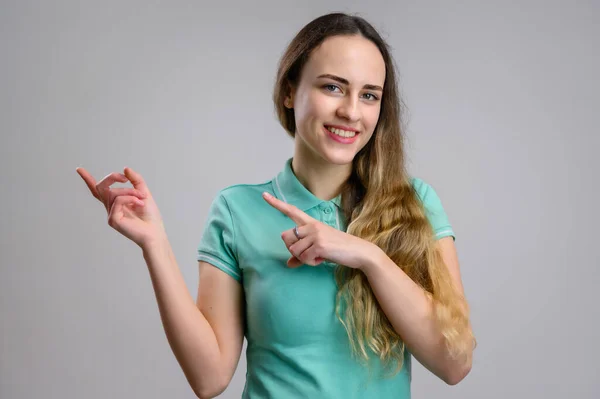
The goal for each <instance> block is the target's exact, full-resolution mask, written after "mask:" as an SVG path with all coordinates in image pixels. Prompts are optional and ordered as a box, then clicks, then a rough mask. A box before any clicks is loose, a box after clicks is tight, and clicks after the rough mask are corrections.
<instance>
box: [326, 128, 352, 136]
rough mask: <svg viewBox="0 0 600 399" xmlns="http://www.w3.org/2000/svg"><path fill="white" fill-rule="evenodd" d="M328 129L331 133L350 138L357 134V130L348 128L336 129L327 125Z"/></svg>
mask: <svg viewBox="0 0 600 399" xmlns="http://www.w3.org/2000/svg"><path fill="white" fill-rule="evenodd" d="M327 130H329V131H330V132H331V133H333V134H337V135H338V136H341V137H347V138H350V137H354V136H356V132H349V131H347V130H341V129H336V128H334V127H327Z"/></svg>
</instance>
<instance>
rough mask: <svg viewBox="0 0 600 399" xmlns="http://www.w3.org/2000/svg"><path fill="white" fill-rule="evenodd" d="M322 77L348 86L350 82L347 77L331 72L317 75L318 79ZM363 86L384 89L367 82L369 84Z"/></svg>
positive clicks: (370, 88) (378, 89)
mask: <svg viewBox="0 0 600 399" xmlns="http://www.w3.org/2000/svg"><path fill="white" fill-rule="evenodd" d="M320 78H328V79H332V80H335V81H336V82H340V83H341V84H344V85H346V86H347V85H349V84H350V82H348V80H347V79H344V78H340V77H339V76H335V75H332V74H330V73H325V74H323V75H319V76H317V79H320ZM363 88H364V89H367V90H377V91H381V92H382V91H383V88H382V87H381V86H377V85H369V84H367V85H364V86H363Z"/></svg>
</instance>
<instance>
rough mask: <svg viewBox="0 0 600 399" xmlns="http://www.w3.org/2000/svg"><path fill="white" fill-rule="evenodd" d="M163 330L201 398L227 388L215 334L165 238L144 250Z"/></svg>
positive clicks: (190, 382)
mask: <svg viewBox="0 0 600 399" xmlns="http://www.w3.org/2000/svg"><path fill="white" fill-rule="evenodd" d="M143 254H144V259H145V260H146V264H147V265H148V270H149V272H150V277H151V280H152V285H153V287H154V293H155V295H156V300H157V303H158V309H159V312H160V316H161V320H162V323H163V327H164V330H165V333H166V336H167V340H168V341H169V345H170V346H171V349H172V351H173V354H174V355H175V357H176V358H177V361H178V362H179V364H180V366H181V368H182V369H183V371H184V374H185V376H186V378H187V380H188V382H189V384H190V386H191V387H192V389H193V390H194V392H195V393H196V395H197V396H198V397H201V398H203V397H212V396H214V395H216V394H218V393H219V392H220V391H222V389H223V386H222V385H223V381H222V380H223V378H222V373H221V367H220V352H219V346H218V343H217V338H216V336H215V333H214V331H213V329H212V327H211V326H210V324H209V323H208V321H207V320H206V318H205V317H204V315H203V314H202V313H201V312H200V310H199V309H198V307H197V306H196V303H195V301H194V299H193V298H192V296H191V295H190V293H189V291H188V289H187V286H186V284H185V281H184V279H183V276H182V275H181V272H180V270H179V267H178V266H177V261H176V259H175V256H174V254H173V251H172V248H171V245H170V244H169V241H168V239H167V238H166V237H165V238H164V239H162V240H160V241H159V242H157V243H154V244H153V245H148V246H147V248H146V249H144V250H143Z"/></svg>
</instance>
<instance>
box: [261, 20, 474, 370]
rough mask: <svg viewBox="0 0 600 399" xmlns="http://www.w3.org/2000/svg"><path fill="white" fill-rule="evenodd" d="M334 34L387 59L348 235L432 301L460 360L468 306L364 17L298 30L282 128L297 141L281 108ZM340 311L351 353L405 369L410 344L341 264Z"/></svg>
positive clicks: (283, 92) (356, 163) (382, 46)
mask: <svg viewBox="0 0 600 399" xmlns="http://www.w3.org/2000/svg"><path fill="white" fill-rule="evenodd" d="M336 35H361V36H362V37H365V38H366V39H368V40H370V41H371V42H373V43H374V44H375V45H376V46H377V47H378V48H379V51H380V52H381V55H382V56H383V59H384V61H385V67H386V77H385V83H384V87H383V95H382V103H381V110H380V116H379V120H378V122H377V125H376V127H375V131H374V133H373V136H372V137H371V140H369V142H368V143H367V144H366V145H365V147H364V148H363V149H362V150H361V151H360V152H359V153H358V154H357V155H356V156H355V158H354V159H353V168H352V172H351V175H350V177H349V179H348V180H347V182H346V184H345V186H344V187H343V190H342V208H343V212H344V216H345V217H346V220H347V222H348V227H347V233H349V234H352V235H355V236H357V237H360V238H363V239H365V240H367V241H370V242H372V243H374V244H376V245H377V246H378V247H380V248H381V249H383V250H384V251H385V253H386V254H387V255H388V256H389V257H390V258H391V259H392V260H393V261H394V263H395V264H396V265H398V267H400V268H401V269H402V270H403V271H404V272H405V273H406V274H407V275H408V276H409V277H410V278H411V279H412V280H413V281H414V282H415V283H416V284H418V285H419V286H420V287H422V288H423V290H424V291H425V293H426V295H428V296H429V297H430V298H431V299H432V302H433V304H434V312H435V317H436V320H437V322H438V325H439V327H440V330H441V331H442V334H443V336H444V338H445V343H446V345H447V348H448V349H449V352H450V354H451V355H452V356H455V357H463V358H464V359H465V361H466V360H467V358H468V357H467V355H468V353H469V351H470V350H472V348H473V346H474V344H475V340H474V337H473V335H472V332H471V328H470V323H469V308H468V305H467V302H466V300H465V298H464V296H463V295H462V294H461V293H460V291H458V290H457V289H456V287H455V285H454V283H453V280H452V278H451V275H450V273H449V270H448V268H447V267H446V265H445V264H444V261H443V259H442V256H441V253H440V251H439V249H438V248H437V246H436V240H435V238H434V234H433V230H432V227H431V225H430V223H429V221H428V219H427V216H426V213H425V209H424V206H423V203H422V201H421V200H420V199H419V197H418V194H417V193H416V191H415V189H414V188H413V186H412V184H411V178H410V177H409V175H408V173H407V171H406V167H405V159H404V145H403V141H404V133H403V129H402V123H401V114H402V111H403V104H402V103H401V101H400V96H399V94H398V89H397V81H396V71H395V64H394V61H393V59H392V57H391V55H390V50H389V47H388V45H387V44H386V42H385V41H384V40H383V39H382V37H381V36H380V35H379V33H378V32H377V31H376V30H375V28H374V27H373V26H372V25H371V24H369V23H368V22H367V21H366V20H365V19H363V18H361V17H358V16H352V15H348V14H343V13H332V14H327V15H323V16H321V17H318V18H316V19H315V20H313V21H312V22H310V23H309V24H308V25H306V26H305V27H304V28H302V29H301V30H300V32H298V34H297V35H296V36H295V37H294V39H293V40H292V41H291V42H290V44H289V45H288V47H287V49H286V51H285V52H284V54H283V56H282V58H281V60H280V63H279V69H278V72H277V80H276V83H275V89H274V93H273V101H274V104H275V110H276V113H277V116H278V118H279V121H280V123H281V125H282V126H283V127H284V129H285V130H286V131H287V132H288V134H289V135H290V136H292V137H295V133H296V123H295V117H294V110H293V109H288V108H286V107H285V106H284V100H285V98H286V96H288V95H289V93H290V88H291V87H296V85H297V84H298V83H299V81H300V74H301V72H302V68H303V67H304V65H305V64H306V62H307V61H308V59H309V57H310V55H311V53H312V51H313V50H314V49H315V48H316V47H318V46H319V45H320V44H321V43H322V42H323V41H324V40H325V39H327V38H328V37H331V36H336ZM335 279H336V282H337V285H338V293H337V296H336V314H337V317H338V319H339V320H340V322H341V323H342V324H343V326H344V328H345V329H346V332H347V334H348V338H349V340H350V344H351V348H352V352H353V353H354V355H356V356H357V358H359V359H362V360H364V361H365V363H368V360H369V357H370V355H369V352H371V353H373V354H375V355H376V356H378V357H379V358H380V359H381V360H382V361H383V363H384V365H387V366H391V365H393V364H395V365H396V366H397V367H395V368H394V371H393V372H392V375H393V374H395V373H397V372H398V371H400V370H401V369H402V366H403V360H404V355H405V345H404V343H403V341H402V339H401V337H400V336H399V335H398V333H397V332H396V331H395V330H394V328H393V326H392V325H391V323H390V322H389V320H388V319H387V317H386V316H385V314H384V313H383V310H382V309H381V307H380V306H379V303H378V301H377V299H376V298H375V295H374V294H373V291H372V290H371V287H370V284H369V282H368V281H367V278H366V276H365V275H364V273H363V272H361V271H360V270H356V269H352V268H348V267H344V266H338V267H337V268H336V271H335Z"/></svg>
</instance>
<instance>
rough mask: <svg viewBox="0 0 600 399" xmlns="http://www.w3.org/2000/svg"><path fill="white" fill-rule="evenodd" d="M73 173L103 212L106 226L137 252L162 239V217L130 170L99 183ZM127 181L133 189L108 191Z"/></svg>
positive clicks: (83, 172) (138, 177)
mask: <svg viewBox="0 0 600 399" xmlns="http://www.w3.org/2000/svg"><path fill="white" fill-rule="evenodd" d="M76 170H77V173H78V174H79V176H81V178H82V179H83V180H84V181H85V183H86V184H87V186H88V188H89V189H90V191H91V193H92V195H93V196H94V197H95V198H96V199H98V200H99V201H100V202H102V204H103V205H104V207H105V208H106V211H107V214H108V225H109V226H110V227H112V228H113V229H115V230H117V231H118V232H119V233H121V234H123V235H124V236H125V237H127V238H129V239H130V240H132V241H133V242H135V243H136V244H137V245H139V246H140V248H142V249H145V248H146V246H147V245H149V244H150V243H152V242H155V241H156V240H160V239H161V238H163V237H164V236H165V231H164V225H163V222H162V217H161V215H160V212H159V210H158V206H157V205H156V202H154V199H153V198H152V195H151V194H150V190H149V189H148V186H147V185H146V183H145V182H144V179H143V178H142V176H141V175H140V174H139V173H137V172H135V171H133V170H132V169H131V168H125V169H124V172H125V174H122V173H116V172H115V173H111V174H109V175H107V176H106V177H104V178H103V179H102V180H100V182H98V183H96V180H95V179H94V178H93V177H92V175H91V174H90V173H89V172H88V171H87V170H85V169H84V168H77V169H76ZM127 181H130V182H131V184H132V185H133V188H111V187H110V186H111V185H112V184H114V183H116V182H119V183H126V182H127Z"/></svg>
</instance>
